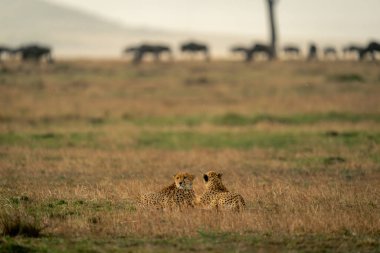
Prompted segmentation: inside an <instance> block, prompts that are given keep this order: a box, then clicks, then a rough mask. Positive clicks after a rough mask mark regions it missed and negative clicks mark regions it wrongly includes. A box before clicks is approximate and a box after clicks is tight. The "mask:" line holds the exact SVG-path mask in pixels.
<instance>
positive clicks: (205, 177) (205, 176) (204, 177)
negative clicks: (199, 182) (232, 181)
mask: <svg viewBox="0 0 380 253" xmlns="http://www.w3.org/2000/svg"><path fill="white" fill-rule="evenodd" d="M203 180H204V181H205V182H207V181H208V176H207V175H206V174H203Z"/></svg>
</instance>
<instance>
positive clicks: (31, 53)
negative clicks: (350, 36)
mask: <svg viewBox="0 0 380 253" xmlns="http://www.w3.org/2000/svg"><path fill="white" fill-rule="evenodd" d="M179 49H180V51H181V53H182V54H184V55H189V56H190V57H191V58H193V56H195V55H197V54H198V55H202V57H203V58H204V60H206V61H209V60H210V49H209V46H208V45H207V44H205V43H200V42H195V41H188V42H186V43H183V44H181V45H180V48H179ZM230 52H231V53H232V54H234V55H239V56H240V57H241V58H242V59H243V60H244V61H246V62H250V61H252V60H254V59H257V58H266V59H271V58H272V57H271V56H272V54H273V52H272V47H271V46H269V45H266V44H261V43H256V44H254V45H253V46H251V47H244V46H233V47H231V48H230ZM282 52H283V55H284V57H285V59H307V60H309V61H311V60H318V59H319V58H321V56H322V57H323V59H331V60H334V59H335V60H337V59H339V58H340V57H343V58H345V59H357V60H364V59H366V58H368V59H370V60H376V54H377V53H378V52H380V43H378V42H376V41H371V42H369V43H368V44H367V45H366V46H359V45H355V44H351V45H348V46H346V47H344V48H343V49H342V54H340V53H339V52H338V50H337V49H336V48H335V47H332V46H329V47H324V48H322V49H319V48H318V46H317V45H316V44H314V43H311V44H310V45H309V48H308V52H307V54H305V55H304V54H303V53H302V50H301V49H300V47H298V46H295V45H287V46H285V47H283V48H282ZM123 54H124V55H127V56H128V55H129V56H131V59H132V62H133V63H135V64H138V63H140V62H141V61H142V60H143V59H144V58H145V57H146V56H150V57H153V59H154V60H155V61H160V60H161V58H162V55H167V57H166V58H167V59H169V60H173V50H172V49H171V48H170V47H169V46H168V45H164V44H146V43H142V44H139V45H135V46H129V47H127V48H125V49H124V50H123ZM15 59H19V60H20V61H21V62H34V63H39V62H42V61H46V62H48V63H53V62H54V61H53V58H52V49H51V48H50V47H48V46H43V45H39V44H30V45H24V46H21V47H18V48H11V47H7V46H1V45H0V63H1V64H2V65H3V64H4V62H5V60H15Z"/></svg>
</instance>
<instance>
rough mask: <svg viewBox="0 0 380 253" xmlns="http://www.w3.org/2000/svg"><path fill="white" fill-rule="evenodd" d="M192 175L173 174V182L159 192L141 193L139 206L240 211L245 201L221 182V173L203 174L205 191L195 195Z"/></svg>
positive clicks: (183, 173) (210, 172)
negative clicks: (197, 195) (198, 195)
mask: <svg viewBox="0 0 380 253" xmlns="http://www.w3.org/2000/svg"><path fill="white" fill-rule="evenodd" d="M194 178H195V177H194V176H193V175H191V174H189V173H187V172H179V173H177V174H176V175H174V183H172V184H171V185H169V186H167V187H165V188H163V189H162V190H161V191H159V192H155V193H148V194H145V195H142V196H141V198H140V200H139V205H140V207H143V208H144V207H154V208H158V209H165V208H168V209H173V208H179V209H182V208H183V207H201V208H211V209H216V210H232V211H241V210H243V209H244V208H245V201H244V199H243V197H242V196H241V195H240V194H237V193H231V192H229V191H228V190H227V188H226V187H225V186H224V184H223V182H222V173H217V172H214V171H209V172H207V173H206V174H204V175H203V180H204V184H205V187H206V191H205V192H204V193H203V194H202V195H201V196H200V197H198V198H197V197H196V196H195V193H194V190H193V180H194Z"/></svg>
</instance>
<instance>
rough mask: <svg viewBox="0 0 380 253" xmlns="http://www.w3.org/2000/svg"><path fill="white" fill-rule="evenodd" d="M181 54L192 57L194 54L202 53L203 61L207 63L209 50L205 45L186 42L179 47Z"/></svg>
mask: <svg viewBox="0 0 380 253" xmlns="http://www.w3.org/2000/svg"><path fill="white" fill-rule="evenodd" d="M181 52H182V53H189V54H191V55H194V54H196V53H203V54H204V57H205V60H206V61H209V60H210V55H209V49H208V46H207V45H206V44H203V43H198V42H193V41H191V42H186V43H183V44H182V45H181Z"/></svg>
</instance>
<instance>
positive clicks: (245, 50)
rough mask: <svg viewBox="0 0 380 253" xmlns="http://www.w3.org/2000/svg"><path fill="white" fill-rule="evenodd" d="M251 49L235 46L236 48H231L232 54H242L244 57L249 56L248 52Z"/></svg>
mask: <svg viewBox="0 0 380 253" xmlns="http://www.w3.org/2000/svg"><path fill="white" fill-rule="evenodd" d="M249 50H250V49H249V48H247V47H243V46H234V47H231V48H230V52H231V53H233V54H242V55H244V56H246V55H247V53H248V51H249Z"/></svg>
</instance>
